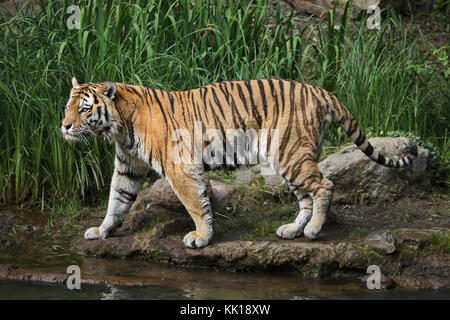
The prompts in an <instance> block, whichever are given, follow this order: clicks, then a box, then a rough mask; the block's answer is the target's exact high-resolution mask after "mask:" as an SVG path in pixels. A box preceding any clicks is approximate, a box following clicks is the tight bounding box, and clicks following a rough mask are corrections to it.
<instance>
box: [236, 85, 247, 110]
mask: <svg viewBox="0 0 450 320" xmlns="http://www.w3.org/2000/svg"><path fill="white" fill-rule="evenodd" d="M236 86H237V88H238V94H239V98H240V99H241V101H242V104H243V106H244V109H245V111H246V112H247V113H248V107H247V101H246V100H245V96H244V93H243V92H242V87H241V85H240V84H239V83H236Z"/></svg>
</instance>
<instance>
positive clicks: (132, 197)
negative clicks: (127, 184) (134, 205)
mask: <svg viewBox="0 0 450 320" xmlns="http://www.w3.org/2000/svg"><path fill="white" fill-rule="evenodd" d="M116 191H117V192H118V193H119V194H120V195H121V196H122V197H124V198H125V199H127V200H128V201H135V200H136V197H137V194H135V193H131V192H128V191H126V190H123V189H121V188H119V189H116Z"/></svg>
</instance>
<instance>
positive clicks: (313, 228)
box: [303, 223, 322, 240]
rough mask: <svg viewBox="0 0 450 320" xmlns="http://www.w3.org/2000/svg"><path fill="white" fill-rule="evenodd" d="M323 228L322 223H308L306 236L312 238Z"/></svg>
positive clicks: (305, 231)
mask: <svg viewBox="0 0 450 320" xmlns="http://www.w3.org/2000/svg"><path fill="white" fill-rule="evenodd" d="M321 229H322V225H312V224H311V223H308V224H307V225H306V227H305V230H304V231H303V233H304V234H305V237H307V238H308V239H311V240H312V239H315V238H316V237H317V235H318V234H319V232H320V230H321Z"/></svg>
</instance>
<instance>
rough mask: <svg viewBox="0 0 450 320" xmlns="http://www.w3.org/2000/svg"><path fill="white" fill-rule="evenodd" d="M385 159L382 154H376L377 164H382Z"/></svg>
mask: <svg viewBox="0 0 450 320" xmlns="http://www.w3.org/2000/svg"><path fill="white" fill-rule="evenodd" d="M385 161H386V159H385V158H384V156H383V155H382V154H378V159H377V162H378V163H379V164H384V162H385ZM389 164H390V163H389Z"/></svg>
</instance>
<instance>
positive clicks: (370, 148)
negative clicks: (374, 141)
mask: <svg viewBox="0 0 450 320" xmlns="http://www.w3.org/2000/svg"><path fill="white" fill-rule="evenodd" d="M363 152H364V154H365V155H366V156H368V157H370V156H371V155H372V153H373V147H372V145H371V144H370V143H369V144H368V145H367V148H366V150H363Z"/></svg>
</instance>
